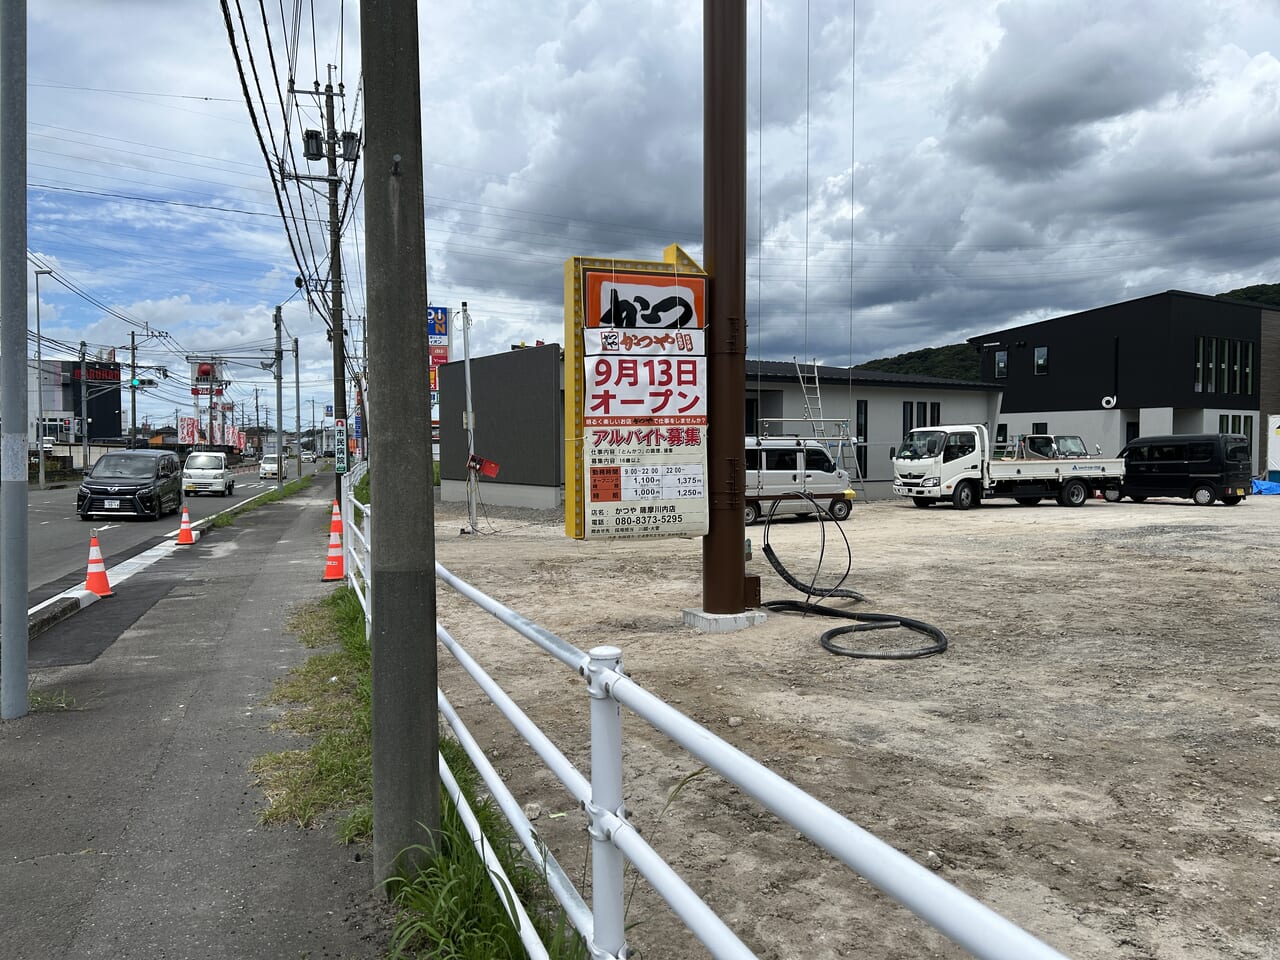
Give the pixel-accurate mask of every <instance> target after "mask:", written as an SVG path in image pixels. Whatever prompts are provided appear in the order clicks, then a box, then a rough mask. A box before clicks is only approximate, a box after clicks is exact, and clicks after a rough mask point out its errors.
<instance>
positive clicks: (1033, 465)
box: [893, 424, 1124, 510]
mask: <svg viewBox="0 0 1280 960" xmlns="http://www.w3.org/2000/svg"><path fill="white" fill-rule="evenodd" d="M1123 479H1124V460H1121V459H1105V458H1103V457H1100V456H1091V455H1090V454H1089V449H1088V447H1086V446H1085V444H1084V441H1083V440H1082V439H1080V437H1078V436H1074V435H1064V434H1059V435H1056V436H1054V435H1048V434H1029V435H1027V436H1025V437H1023V438H1021V439H1020V440H1019V441H1018V442H1017V443H1015V444H1012V445H1008V446H1006V447H1004V448H1002V449H1000V450H994V449H993V448H992V445H991V438H990V436H989V435H988V432H987V428H986V427H984V426H982V425H981V424H961V425H958V426H946V427H942V426H938V427H917V428H916V429H914V430H912V431H911V432H910V433H908V434H907V435H906V437H905V438H903V441H902V447H901V448H900V449H899V450H898V451H897V452H896V453H895V454H893V492H894V493H896V494H897V495H898V496H900V497H910V498H911V500H912V502H913V503H914V504H915V505H916V506H917V507H931V506H933V505H934V504H935V503H938V502H939V501H941V500H950V501H951V503H952V504H953V505H954V506H955V508H956V509H957V510H968V509H969V508H970V507H976V506H977V505H978V504H979V503H981V502H982V501H983V500H987V499H991V498H994V497H1009V498H1012V499H1013V500H1016V501H1017V502H1018V503H1020V504H1023V505H1024V506H1034V505H1036V504H1037V503H1039V502H1040V501H1041V500H1043V499H1045V498H1046V497H1053V498H1054V499H1056V500H1057V501H1058V503H1060V504H1061V505H1062V506H1064V507H1079V506H1083V505H1084V503H1085V502H1086V501H1087V500H1089V499H1090V498H1091V497H1092V496H1093V495H1094V494H1095V493H1102V494H1103V495H1104V496H1105V494H1106V492H1107V491H1108V490H1115V491H1117V492H1118V491H1119V489H1120V483H1121V481H1122V480H1123Z"/></svg>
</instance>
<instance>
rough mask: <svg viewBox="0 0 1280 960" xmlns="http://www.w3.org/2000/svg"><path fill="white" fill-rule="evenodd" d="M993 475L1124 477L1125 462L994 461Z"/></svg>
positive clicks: (1013, 477) (1015, 477)
mask: <svg viewBox="0 0 1280 960" xmlns="http://www.w3.org/2000/svg"><path fill="white" fill-rule="evenodd" d="M988 469H989V470H990V477H991V479H992V480H993V481H1004V480H1018V479H1026V480H1049V479H1052V478H1054V477H1062V478H1064V479H1065V478H1067V477H1086V478H1097V477H1123V476H1124V461H1123V460H1121V459H1118V458H1117V459H1105V458H1102V457H1091V458H1089V459H1084V458H1079V459H1062V460H1040V459H1025V460H992V461H991V463H990V466H989V467H988Z"/></svg>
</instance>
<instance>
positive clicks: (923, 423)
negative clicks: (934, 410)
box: [916, 400, 929, 427]
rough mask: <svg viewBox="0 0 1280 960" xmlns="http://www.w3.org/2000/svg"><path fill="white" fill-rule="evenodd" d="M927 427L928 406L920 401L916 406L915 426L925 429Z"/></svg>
mask: <svg viewBox="0 0 1280 960" xmlns="http://www.w3.org/2000/svg"><path fill="white" fill-rule="evenodd" d="M928 425H929V404H927V403H925V402H924V401H923V400H921V401H920V402H919V403H917V404H916V426H917V427H927V426H928Z"/></svg>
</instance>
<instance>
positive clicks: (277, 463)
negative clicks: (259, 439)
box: [258, 453, 289, 480]
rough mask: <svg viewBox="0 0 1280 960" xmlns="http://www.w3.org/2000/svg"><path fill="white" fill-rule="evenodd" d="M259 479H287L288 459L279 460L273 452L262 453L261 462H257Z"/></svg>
mask: <svg viewBox="0 0 1280 960" xmlns="http://www.w3.org/2000/svg"><path fill="white" fill-rule="evenodd" d="M258 479H259V480H288V479H289V461H287V460H281V459H280V456H279V455H278V454H275V453H264V454H263V455H262V462H261V463H259V464H258Z"/></svg>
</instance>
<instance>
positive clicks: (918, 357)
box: [854, 343, 982, 380]
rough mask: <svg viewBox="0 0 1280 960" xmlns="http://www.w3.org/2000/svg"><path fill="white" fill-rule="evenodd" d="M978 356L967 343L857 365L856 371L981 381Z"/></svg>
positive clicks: (914, 351) (931, 348) (901, 354)
mask: <svg viewBox="0 0 1280 960" xmlns="http://www.w3.org/2000/svg"><path fill="white" fill-rule="evenodd" d="M981 359H982V358H981V355H980V354H979V353H978V351H977V350H975V349H974V348H973V345H972V344H969V343H953V344H951V345H950V346H946V347H926V348H925V349H924V350H912V351H911V352H910V353H900V354H898V355H897V356H896V357H883V358H881V359H879V360H868V361H867V362H866V363H860V364H858V365H857V366H856V367H855V368H854V369H855V370H879V371H880V372H881V373H905V374H910V375H912V376H919V377H950V378H952V379H954V380H981V379H982V367H981Z"/></svg>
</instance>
